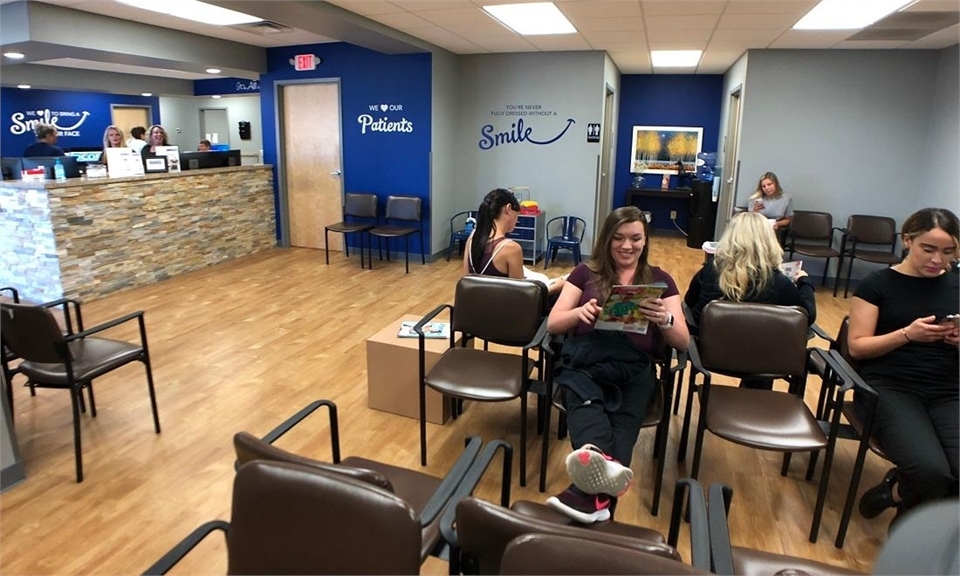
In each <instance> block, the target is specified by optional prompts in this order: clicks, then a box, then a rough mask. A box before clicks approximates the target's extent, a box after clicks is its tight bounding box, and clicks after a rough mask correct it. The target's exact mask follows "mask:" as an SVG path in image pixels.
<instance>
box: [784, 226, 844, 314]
mask: <svg viewBox="0 0 960 576" xmlns="http://www.w3.org/2000/svg"><path fill="white" fill-rule="evenodd" d="M837 232H841V230H840V229H839V228H835V227H834V226H833V216H832V215H831V214H830V213H829V212H813V211H808V210H795V211H794V212H793V221H791V222H790V227H789V228H788V229H787V240H786V245H785V246H784V251H785V252H787V253H788V254H789V255H790V259H791V260H793V257H794V254H800V255H801V256H808V257H811V258H825V259H826V260H825V261H824V263H823V278H822V279H821V280H820V285H821V286H826V285H827V270H828V269H829V268H830V259H831V258H839V257H840V251H839V250H837V249H836V248H834V247H833V239H834V236H835V234H836V233H837ZM834 290H836V285H834ZM834 296H836V294H834Z"/></svg>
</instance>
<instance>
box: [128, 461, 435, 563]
mask: <svg viewBox="0 0 960 576" xmlns="http://www.w3.org/2000/svg"><path fill="white" fill-rule="evenodd" d="M217 530H219V531H222V532H223V533H224V534H225V536H226V540H227V558H228V563H227V573H228V574H419V573H420V547H421V536H420V524H419V522H417V518H416V515H415V513H414V510H413V509H412V508H411V507H410V504H408V503H407V502H404V501H403V500H402V499H400V498H399V497H398V496H397V495H396V494H392V493H391V492H388V491H387V490H384V489H383V488H380V487H378V486H374V485H372V484H368V483H367V482H363V481H360V480H357V479H355V478H349V477H347V476H344V475H342V474H335V473H332V472H329V471H324V470H318V469H316V468H311V467H308V466H304V465H301V464H293V463H289V462H268V461H255V462H250V463H248V464H244V465H243V466H241V467H240V469H239V470H238V471H237V475H236V477H235V478H234V480H233V504H232V507H231V514H230V522H229V523H228V522H224V521H222V520H214V521H211V522H207V523H205V524H203V525H201V526H200V527H198V528H197V529H195V530H194V531H193V532H191V533H190V534H189V535H188V536H187V537H186V538H184V539H183V540H182V541H180V542H179V543H178V544H177V545H176V546H174V547H173V548H172V549H171V550H170V551H169V552H167V553H166V554H164V555H163V557H161V558H160V559H159V560H158V561H157V562H156V563H154V564H153V565H152V566H150V567H149V568H147V570H146V571H145V572H144V574H166V573H167V572H168V571H169V570H170V569H172V568H173V567H174V566H175V565H176V564H177V563H178V562H179V561H180V560H182V559H183V558H184V557H185V556H186V555H187V554H188V553H189V552H190V551H191V550H192V549H193V548H194V547H196V546H197V545H198V544H199V543H200V542H201V541H202V540H203V539H204V538H205V537H206V536H208V535H209V534H211V533H212V532H214V531H217Z"/></svg>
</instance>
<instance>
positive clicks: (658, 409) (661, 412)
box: [540, 337, 687, 516]
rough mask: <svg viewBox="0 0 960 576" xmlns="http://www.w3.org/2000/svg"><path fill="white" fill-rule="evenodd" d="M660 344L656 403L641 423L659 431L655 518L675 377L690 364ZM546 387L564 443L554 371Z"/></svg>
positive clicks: (543, 458) (543, 467) (543, 460)
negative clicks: (674, 363)
mask: <svg viewBox="0 0 960 576" xmlns="http://www.w3.org/2000/svg"><path fill="white" fill-rule="evenodd" d="M553 340H554V338H553V337H551V338H550V339H549V341H550V342H552V341H553ZM658 342H659V345H660V350H659V354H658V355H657V369H658V376H657V388H656V391H655V393H654V396H653V400H652V401H651V402H650V405H649V406H647V412H646V414H644V417H643V422H642V423H641V424H640V428H641V429H643V428H652V427H656V429H657V434H656V437H655V438H654V450H653V457H654V458H655V459H657V470H656V476H655V480H654V487H653V502H652V503H651V505H650V514H652V515H653V516H656V515H657V514H659V512H660V493H661V492H662V490H663V470H664V466H665V459H664V453H665V452H666V450H667V438H668V436H669V434H670V403H671V402H670V401H671V398H672V397H673V389H674V379H675V374H676V373H677V372H678V371H679V372H680V378H683V370H684V369H685V368H686V363H687V359H686V352H681V353H679V354H677V353H676V350H674V349H673V348H670V347H669V346H667V344H666V342H665V341H663V339H659V340H658ZM554 346H555V345H554V344H550V343H548V344H547V347H548V348H549V351H550V353H551V356H556V354H557V353H558V352H559V350H555V349H554V348H553V347H554ZM674 357H678V358H679V361H678V364H677V365H675V366H672V362H673V358H674ZM547 388H548V390H550V395H551V398H553V402H552V406H553V407H555V408H557V410H558V411H559V413H560V416H559V420H558V422H557V439H558V440H562V439H563V438H565V437H566V410H565V409H564V407H563V402H562V401H561V398H560V389H559V387H556V388H555V387H554V385H553V379H552V370H548V372H547ZM550 406H551V405H547V409H546V414H545V415H544V424H545V427H546V428H547V429H549V428H550ZM549 437H550V434H549V432H548V431H545V432H544V435H543V450H542V453H541V455H540V492H545V491H546V489H547V458H548V456H549V448H548V443H549Z"/></svg>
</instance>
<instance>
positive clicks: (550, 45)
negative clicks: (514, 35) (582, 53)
mask: <svg viewBox="0 0 960 576" xmlns="http://www.w3.org/2000/svg"><path fill="white" fill-rule="evenodd" d="M527 42H530V43H531V44H533V45H534V46H536V47H537V48H539V49H540V50H544V51H552V50H592V49H593V47H592V46H590V44H589V43H587V40H586V39H585V38H584V37H583V36H581V35H579V34H550V35H543V36H527Z"/></svg>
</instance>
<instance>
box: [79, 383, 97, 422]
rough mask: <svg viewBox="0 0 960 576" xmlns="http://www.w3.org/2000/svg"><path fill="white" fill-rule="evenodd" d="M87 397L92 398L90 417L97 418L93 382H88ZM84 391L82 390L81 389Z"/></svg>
mask: <svg viewBox="0 0 960 576" xmlns="http://www.w3.org/2000/svg"><path fill="white" fill-rule="evenodd" d="M86 388H87V395H88V396H90V417H91V418H96V417H97V403H96V402H95V401H94V399H93V382H87V386H86ZM81 390H82V389H81Z"/></svg>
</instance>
